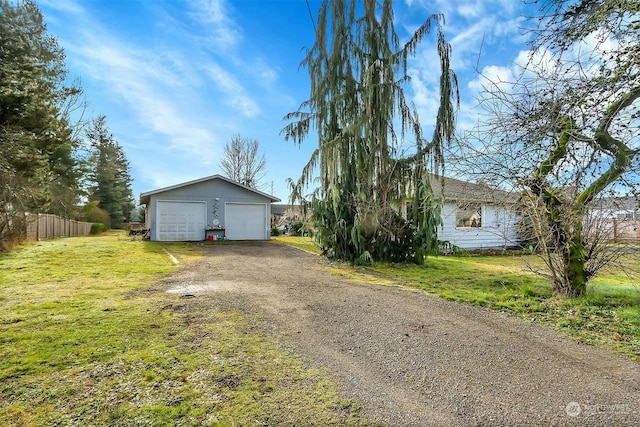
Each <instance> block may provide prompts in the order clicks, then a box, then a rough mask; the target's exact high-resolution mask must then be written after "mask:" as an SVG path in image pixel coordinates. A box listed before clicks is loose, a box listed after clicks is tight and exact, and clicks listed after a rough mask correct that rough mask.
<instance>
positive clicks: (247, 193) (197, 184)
mask: <svg viewBox="0 0 640 427" xmlns="http://www.w3.org/2000/svg"><path fill="white" fill-rule="evenodd" d="M279 201H280V199H278V198H277V197H274V196H270V195H269V194H266V193H263V192H261V191H258V190H255V189H253V188H250V187H247V186H245V185H242V184H240V183H239V182H235V181H233V180H231V179H229V178H225V177H223V176H221V175H213V176H209V177H206V178H201V179H196V180H194V181H189V182H185V183H182V184H177V185H173V186H171V187H165V188H160V189H158V190H153V191H148V192H146V193H142V194H140V204H141V205H145V206H146V218H145V224H146V228H147V229H148V230H149V237H150V239H151V240H159V241H165V242H177V241H198V240H207V239H209V240H211V239H216V240H217V239H221V238H225V239H228V240H268V239H269V238H270V236H271V224H270V218H271V203H273V202H279Z"/></svg>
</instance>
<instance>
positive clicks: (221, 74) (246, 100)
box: [204, 63, 260, 117]
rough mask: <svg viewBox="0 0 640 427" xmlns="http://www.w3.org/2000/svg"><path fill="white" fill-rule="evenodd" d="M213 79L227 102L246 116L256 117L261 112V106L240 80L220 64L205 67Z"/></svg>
mask: <svg viewBox="0 0 640 427" xmlns="http://www.w3.org/2000/svg"><path fill="white" fill-rule="evenodd" d="M204 70H205V71H206V72H207V74H208V75H209V77H210V78H211V80H212V81H213V82H214V83H215V84H216V86H217V87H218V89H220V91H222V93H223V94H224V95H225V96H226V99H225V100H223V102H226V103H227V104H229V105H230V106H231V107H233V108H234V109H236V110H238V111H240V112H241V113H242V115H244V116H246V117H255V116H257V115H258V114H259V113H260V107H259V106H258V104H257V103H256V102H255V101H254V100H253V99H251V98H250V97H249V96H248V95H247V94H246V92H245V90H244V88H243V87H242V85H241V84H240V83H238V81H237V80H236V79H235V78H234V77H233V76H232V75H231V74H230V73H228V72H227V71H226V70H224V69H223V68H222V67H220V66H219V65H218V64H213V63H212V64H209V65H207V66H205V67H204Z"/></svg>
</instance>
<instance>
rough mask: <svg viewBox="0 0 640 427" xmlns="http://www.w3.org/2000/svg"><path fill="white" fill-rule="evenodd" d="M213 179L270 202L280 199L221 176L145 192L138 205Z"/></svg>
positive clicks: (212, 176)
mask: <svg viewBox="0 0 640 427" xmlns="http://www.w3.org/2000/svg"><path fill="white" fill-rule="evenodd" d="M214 179H221V180H222V181H226V182H228V183H230V184H233V185H237V186H238V187H240V188H244V189H245V190H249V191H252V192H254V193H256V194H259V195H261V196H264V197H266V198H268V199H269V200H271V202H279V201H280V199H278V198H277V197H274V196H272V195H270V194H267V193H263V192H262V191H259V190H256V189H255V188H251V187H248V186H246V185H244V184H241V183H239V182H237V181H234V180H232V179H229V178H227V177H224V176H222V175H211V176H207V177H205V178H200V179H194V180H193V181H187V182H183V183H182V184H176V185H172V186H169V187H164V188H159V189H157V190H153V191H147V192H146V193H141V194H140V204H141V205H147V204H149V202H150V201H151V196H153V195H154V194H158V193H164V192H165V191H170V190H175V189H177V188H182V187H187V186H189V185H194V184H199V183H201V182H206V181H213V180H214Z"/></svg>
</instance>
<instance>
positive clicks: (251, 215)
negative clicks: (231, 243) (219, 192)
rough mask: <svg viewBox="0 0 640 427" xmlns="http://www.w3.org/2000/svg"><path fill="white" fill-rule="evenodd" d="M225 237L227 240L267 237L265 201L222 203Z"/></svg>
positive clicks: (262, 238) (263, 238)
mask: <svg viewBox="0 0 640 427" xmlns="http://www.w3.org/2000/svg"><path fill="white" fill-rule="evenodd" d="M224 209H225V213H224V217H225V228H226V232H225V235H226V238H227V239H229V240H265V239H268V238H269V236H268V234H267V233H268V232H269V229H268V224H267V204H266V203H231V202H227V203H225V205H224Z"/></svg>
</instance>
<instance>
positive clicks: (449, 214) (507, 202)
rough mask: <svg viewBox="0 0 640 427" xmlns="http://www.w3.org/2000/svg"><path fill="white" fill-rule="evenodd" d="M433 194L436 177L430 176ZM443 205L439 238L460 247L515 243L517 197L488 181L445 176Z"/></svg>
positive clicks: (437, 185)
mask: <svg viewBox="0 0 640 427" xmlns="http://www.w3.org/2000/svg"><path fill="white" fill-rule="evenodd" d="M431 187H432V188H433V191H434V193H435V194H438V193H439V191H440V188H441V183H440V179H439V178H435V177H433V178H432V179H431ZM443 194H444V206H443V209H442V226H441V227H440V228H439V229H438V239H439V240H440V241H442V242H448V243H450V244H452V245H455V246H457V247H459V248H463V249H470V250H471V249H504V248H509V247H514V246H517V245H518V241H519V239H518V235H517V232H516V224H517V222H518V221H519V218H520V217H519V216H518V214H517V213H516V209H515V207H516V204H515V202H516V200H515V198H514V196H513V195H512V194H511V193H509V192H506V191H502V190H498V189H495V188H491V187H490V186H488V185H487V184H474V183H470V182H465V181H461V180H458V179H453V178H446V177H445V178H444V188H443Z"/></svg>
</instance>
